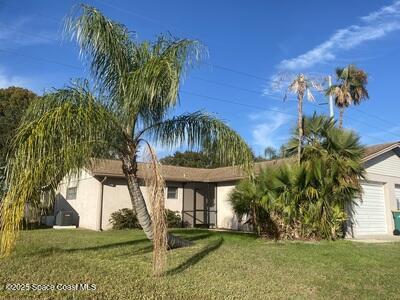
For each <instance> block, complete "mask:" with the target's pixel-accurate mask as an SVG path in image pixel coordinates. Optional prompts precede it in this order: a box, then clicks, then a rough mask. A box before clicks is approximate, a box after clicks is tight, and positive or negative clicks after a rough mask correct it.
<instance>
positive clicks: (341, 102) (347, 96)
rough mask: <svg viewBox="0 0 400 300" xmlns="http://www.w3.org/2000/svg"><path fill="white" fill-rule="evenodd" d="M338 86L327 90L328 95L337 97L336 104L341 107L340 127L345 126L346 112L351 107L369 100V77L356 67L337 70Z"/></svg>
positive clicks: (349, 66) (350, 66)
mask: <svg viewBox="0 0 400 300" xmlns="http://www.w3.org/2000/svg"><path fill="white" fill-rule="evenodd" d="M336 77H337V84H335V85H332V86H331V87H329V88H328V89H327V90H326V94H327V95H332V96H334V97H335V104H336V106H337V107H339V110H340V116H339V127H340V128H341V127H342V126H343V114H344V110H345V109H346V108H347V107H349V106H350V105H352V104H354V105H359V104H360V103H361V102H362V101H363V100H365V99H368V98H369V95H368V91H367V88H366V85H367V82H368V75H367V73H365V72H364V71H363V70H361V69H359V68H357V67H356V66H354V65H348V66H347V67H345V68H337V69H336Z"/></svg>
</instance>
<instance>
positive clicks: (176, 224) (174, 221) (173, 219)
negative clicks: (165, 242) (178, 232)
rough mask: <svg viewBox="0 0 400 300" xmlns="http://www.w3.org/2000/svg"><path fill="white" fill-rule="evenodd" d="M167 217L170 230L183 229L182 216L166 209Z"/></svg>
mask: <svg viewBox="0 0 400 300" xmlns="http://www.w3.org/2000/svg"><path fill="white" fill-rule="evenodd" d="M165 215H166V218H167V224H168V228H180V227H182V218H181V216H180V215H179V214H178V213H177V212H175V211H172V210H169V209H166V210H165Z"/></svg>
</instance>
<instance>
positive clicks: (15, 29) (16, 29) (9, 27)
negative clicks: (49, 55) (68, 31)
mask: <svg viewBox="0 0 400 300" xmlns="http://www.w3.org/2000/svg"><path fill="white" fill-rule="evenodd" d="M0 26H3V27H6V28H8V29H10V30H13V31H15V32H18V33H20V34H22V35H26V36H34V37H38V38H40V39H44V40H48V41H51V42H56V43H61V42H62V40H60V39H54V38H50V37H48V36H44V35H41V34H37V33H26V32H23V31H21V30H19V29H18V28H16V27H14V26H9V25H6V24H4V23H0Z"/></svg>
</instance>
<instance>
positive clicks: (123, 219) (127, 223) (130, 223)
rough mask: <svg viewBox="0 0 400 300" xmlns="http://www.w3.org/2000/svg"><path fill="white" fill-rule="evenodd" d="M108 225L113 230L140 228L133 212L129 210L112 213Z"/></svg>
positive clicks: (124, 209)
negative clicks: (110, 225)
mask: <svg viewBox="0 0 400 300" xmlns="http://www.w3.org/2000/svg"><path fill="white" fill-rule="evenodd" d="M110 223H111V224H112V228H113V229H128V228H141V227H140V224H139V222H138V219H137V217H136V214H135V212H134V211H133V210H132V209H129V208H123V209H120V210H118V211H115V212H113V213H112V214H111V218H110Z"/></svg>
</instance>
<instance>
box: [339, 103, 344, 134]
mask: <svg viewBox="0 0 400 300" xmlns="http://www.w3.org/2000/svg"><path fill="white" fill-rule="evenodd" d="M343 114H344V106H343V107H340V109H339V128H340V129H342V128H343Z"/></svg>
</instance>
